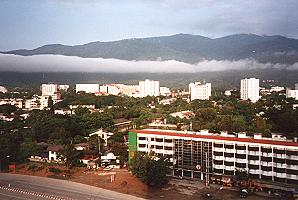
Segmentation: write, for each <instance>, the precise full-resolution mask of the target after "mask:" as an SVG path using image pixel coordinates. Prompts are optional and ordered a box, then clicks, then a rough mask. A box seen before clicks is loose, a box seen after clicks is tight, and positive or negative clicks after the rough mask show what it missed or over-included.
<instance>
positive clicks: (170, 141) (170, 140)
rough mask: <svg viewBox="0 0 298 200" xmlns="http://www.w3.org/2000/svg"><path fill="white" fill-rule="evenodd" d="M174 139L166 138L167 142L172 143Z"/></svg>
mask: <svg viewBox="0 0 298 200" xmlns="http://www.w3.org/2000/svg"><path fill="white" fill-rule="evenodd" d="M172 142H173V140H172V139H165V143H172Z"/></svg>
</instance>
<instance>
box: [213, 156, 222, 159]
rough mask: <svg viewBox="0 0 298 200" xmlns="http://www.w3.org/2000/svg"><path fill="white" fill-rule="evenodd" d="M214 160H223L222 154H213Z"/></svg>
mask: <svg viewBox="0 0 298 200" xmlns="http://www.w3.org/2000/svg"><path fill="white" fill-rule="evenodd" d="M213 159H214V160H224V157H223V156H213Z"/></svg>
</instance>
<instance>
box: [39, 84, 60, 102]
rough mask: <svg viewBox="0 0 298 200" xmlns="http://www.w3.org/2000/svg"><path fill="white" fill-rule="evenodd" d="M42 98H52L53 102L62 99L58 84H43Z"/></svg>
mask: <svg viewBox="0 0 298 200" xmlns="http://www.w3.org/2000/svg"><path fill="white" fill-rule="evenodd" d="M41 96H42V97H49V96H51V97H52V99H53V100H58V99H61V95H60V92H59V88H58V84H54V83H48V84H42V85H41Z"/></svg>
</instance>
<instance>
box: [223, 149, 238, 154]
mask: <svg viewBox="0 0 298 200" xmlns="http://www.w3.org/2000/svg"><path fill="white" fill-rule="evenodd" d="M225 152H226V153H236V149H225Z"/></svg>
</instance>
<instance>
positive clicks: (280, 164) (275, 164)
mask: <svg viewBox="0 0 298 200" xmlns="http://www.w3.org/2000/svg"><path fill="white" fill-rule="evenodd" d="M274 167H277V168H286V167H287V164H282V163H274Z"/></svg>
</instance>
